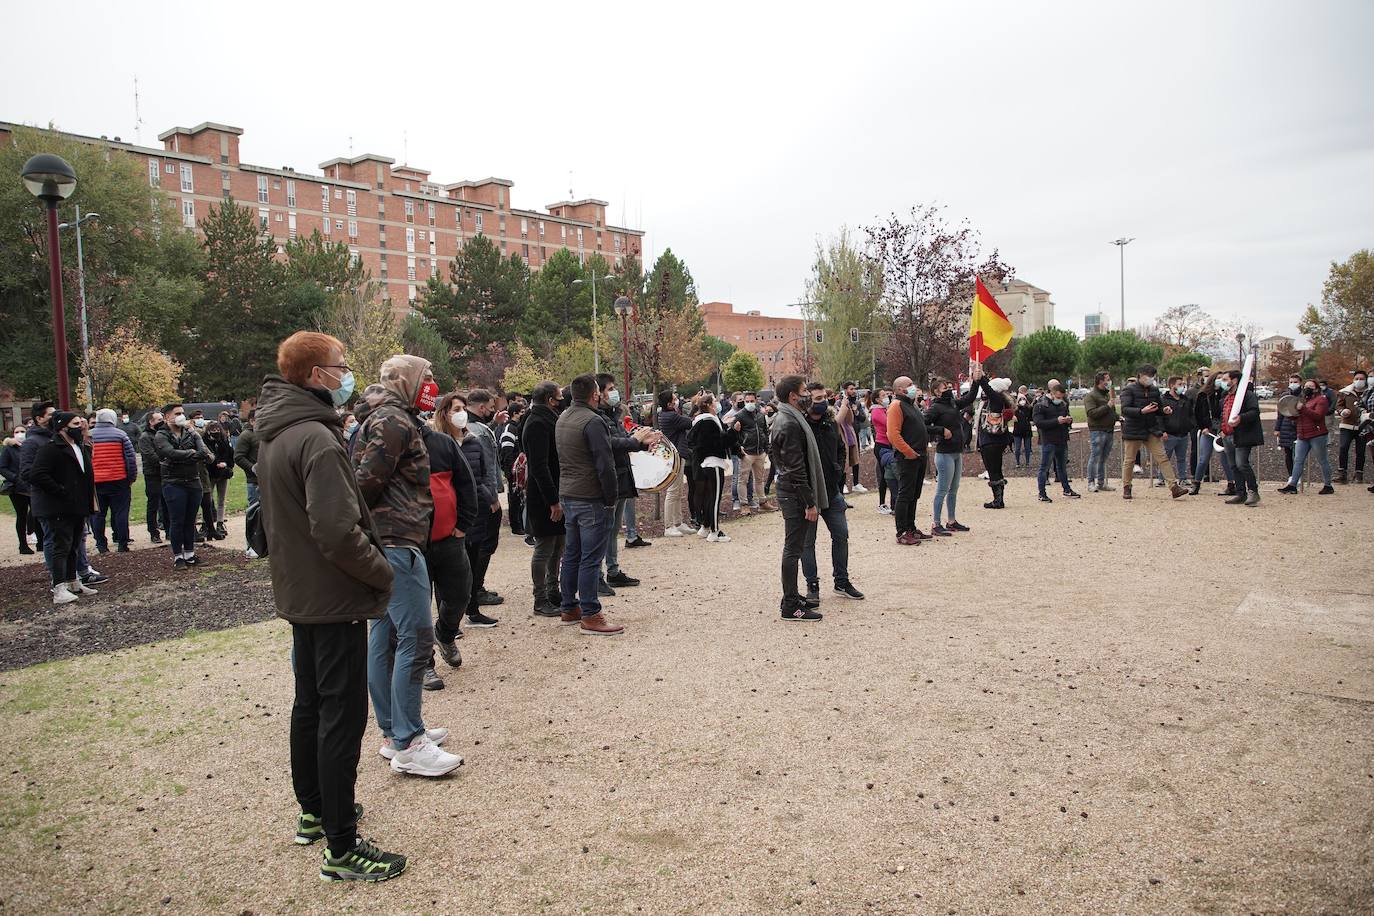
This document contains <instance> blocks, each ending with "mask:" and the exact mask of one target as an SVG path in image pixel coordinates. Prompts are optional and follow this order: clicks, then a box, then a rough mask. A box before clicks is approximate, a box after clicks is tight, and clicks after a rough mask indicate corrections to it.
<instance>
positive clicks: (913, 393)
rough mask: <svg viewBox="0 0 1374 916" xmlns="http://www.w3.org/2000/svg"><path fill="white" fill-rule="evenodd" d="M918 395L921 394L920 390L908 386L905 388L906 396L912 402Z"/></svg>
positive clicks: (913, 386)
mask: <svg viewBox="0 0 1374 916" xmlns="http://www.w3.org/2000/svg"><path fill="white" fill-rule="evenodd" d="M920 393H921V389H919V388H917V387H916V386H915V385H908V386H907V389H906V396H907V397H909V398H911V399H912V400H913V401H914V400H916V395H918V394H920Z"/></svg>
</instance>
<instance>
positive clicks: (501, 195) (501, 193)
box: [496, 188, 506, 210]
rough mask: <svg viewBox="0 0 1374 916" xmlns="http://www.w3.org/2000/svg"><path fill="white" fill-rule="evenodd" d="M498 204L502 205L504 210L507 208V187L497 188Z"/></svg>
mask: <svg viewBox="0 0 1374 916" xmlns="http://www.w3.org/2000/svg"><path fill="white" fill-rule="evenodd" d="M496 205H497V206H498V207H500V208H501V209H502V210H504V209H506V189H505V188H497V189H496Z"/></svg>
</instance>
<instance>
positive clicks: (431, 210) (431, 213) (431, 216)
mask: <svg viewBox="0 0 1374 916" xmlns="http://www.w3.org/2000/svg"><path fill="white" fill-rule="evenodd" d="M425 206H426V207H427V208H428V209H429V224H430V225H431V226H433V225H434V204H425Z"/></svg>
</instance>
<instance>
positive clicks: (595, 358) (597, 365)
mask: <svg viewBox="0 0 1374 916" xmlns="http://www.w3.org/2000/svg"><path fill="white" fill-rule="evenodd" d="M609 279H611V276H610V274H604V275H602V276H601V277H598V276H597V275H596V270H595V268H593V270H592V279H591V280H590V281H587V280H574V281H572V285H573V286H581V285H582V284H584V283H587V282H590V283H591V285H592V371H593V372H596V373H598V374H600V372H601V340H600V338H598V337H597V336H596V284H597V283H598V282H600V281H601V280H609Z"/></svg>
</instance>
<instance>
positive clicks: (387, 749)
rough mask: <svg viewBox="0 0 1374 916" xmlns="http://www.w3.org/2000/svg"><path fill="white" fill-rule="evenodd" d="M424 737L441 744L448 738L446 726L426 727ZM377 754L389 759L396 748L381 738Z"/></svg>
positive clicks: (394, 753) (394, 754) (393, 755)
mask: <svg viewBox="0 0 1374 916" xmlns="http://www.w3.org/2000/svg"><path fill="white" fill-rule="evenodd" d="M425 738H426V739H428V740H429V741H430V742H432V743H434V744H443V743H444V742H445V741H447V740H448V729H446V728H427V729H425ZM377 754H378V756H380V757H381V758H382V759H383V760H390V759H392V758H393V757H395V756H396V749H395V748H394V747H392V746H391V742H390V741H387V740H386V739H385V738H383V739H382V746H381V747H379V748H377Z"/></svg>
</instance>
